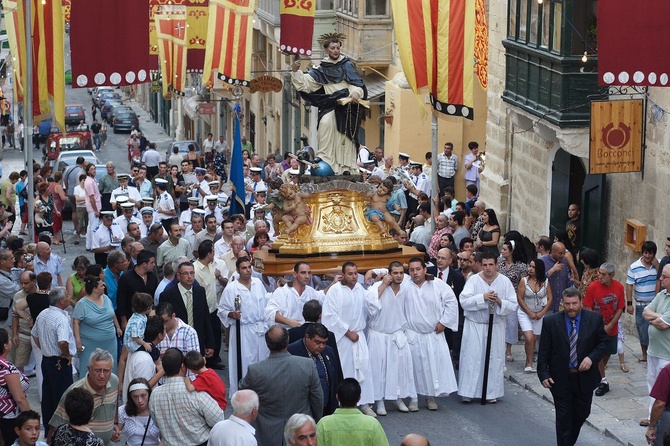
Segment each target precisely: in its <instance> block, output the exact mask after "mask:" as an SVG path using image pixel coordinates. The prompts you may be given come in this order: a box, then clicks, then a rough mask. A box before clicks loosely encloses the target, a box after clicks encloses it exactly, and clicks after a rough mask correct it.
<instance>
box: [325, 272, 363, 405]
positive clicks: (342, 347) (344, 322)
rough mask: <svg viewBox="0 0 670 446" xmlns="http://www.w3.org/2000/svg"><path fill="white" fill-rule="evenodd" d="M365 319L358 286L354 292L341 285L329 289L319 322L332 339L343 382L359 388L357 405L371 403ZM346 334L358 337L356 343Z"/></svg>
mask: <svg viewBox="0 0 670 446" xmlns="http://www.w3.org/2000/svg"><path fill="white" fill-rule="evenodd" d="M366 317H367V306H366V302H365V289H364V288H363V287H362V286H361V284H360V283H357V284H356V285H355V286H354V289H353V290H352V289H350V288H349V287H348V286H346V285H342V284H341V283H336V284H335V285H333V286H332V287H330V290H328V294H327V295H326V299H325V301H324V303H323V313H322V314H321V322H322V323H323V325H325V326H326V327H328V330H330V331H332V332H333V334H334V335H335V341H336V342H337V350H338V352H339V354H340V364H341V365H342V374H343V375H344V378H355V379H356V380H357V381H358V382H359V383H360V385H361V400H360V402H359V404H372V403H373V402H374V386H373V384H372V380H373V376H372V371H371V370H370V353H369V351H368V342H367V339H366V337H365V333H364V332H363V330H365V320H366ZM347 330H351V331H353V332H355V333H356V334H358V341H357V342H352V341H351V340H350V339H349V338H348V337H346V336H345V333H346V332H347Z"/></svg>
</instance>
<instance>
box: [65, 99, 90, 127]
mask: <svg viewBox="0 0 670 446" xmlns="http://www.w3.org/2000/svg"><path fill="white" fill-rule="evenodd" d="M79 121H86V111H85V110H84V106H83V105H80V104H73V105H66V106H65V125H67V126H71V125H74V126H76V125H79Z"/></svg>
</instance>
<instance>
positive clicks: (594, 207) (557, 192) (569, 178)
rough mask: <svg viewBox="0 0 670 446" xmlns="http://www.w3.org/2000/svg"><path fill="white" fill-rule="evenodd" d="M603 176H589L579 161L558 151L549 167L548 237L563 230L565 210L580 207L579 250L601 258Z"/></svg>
mask: <svg viewBox="0 0 670 446" xmlns="http://www.w3.org/2000/svg"><path fill="white" fill-rule="evenodd" d="M604 198H605V175H589V174H587V173H586V168H585V167H584V163H583V162H582V160H581V159H580V158H578V157H576V156H574V155H571V154H569V153H568V152H566V151H565V150H563V149H558V151H557V152H556V156H555V157H554V162H553V165H552V178H551V206H550V213H549V237H550V238H551V239H552V240H553V238H554V235H555V234H556V231H557V230H560V229H565V222H566V221H567V219H568V207H569V206H570V204H571V203H577V204H578V205H579V206H580V208H581V221H580V228H581V237H580V239H581V240H580V249H584V248H591V249H595V250H596V251H598V252H599V253H600V254H601V255H603V254H604V253H603V251H602V250H603V246H604V243H603V236H604V230H603V229H604V226H605V208H604V206H605V202H604Z"/></svg>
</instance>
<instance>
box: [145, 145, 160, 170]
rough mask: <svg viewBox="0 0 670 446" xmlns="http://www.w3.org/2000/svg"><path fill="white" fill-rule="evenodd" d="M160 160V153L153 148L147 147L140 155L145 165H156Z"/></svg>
mask: <svg viewBox="0 0 670 446" xmlns="http://www.w3.org/2000/svg"><path fill="white" fill-rule="evenodd" d="M161 161H162V159H161V155H160V153H158V151H156V150H154V149H147V150H146V151H145V152H144V155H142V162H143V163H144V164H146V165H147V167H158V163H160V162H161Z"/></svg>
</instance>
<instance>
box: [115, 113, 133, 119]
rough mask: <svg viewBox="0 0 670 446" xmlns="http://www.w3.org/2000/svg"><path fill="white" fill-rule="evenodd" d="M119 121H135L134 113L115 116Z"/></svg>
mask: <svg viewBox="0 0 670 446" xmlns="http://www.w3.org/2000/svg"><path fill="white" fill-rule="evenodd" d="M117 117H118V118H119V119H135V118H136V116H135V114H134V113H119V114H118V115H117Z"/></svg>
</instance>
